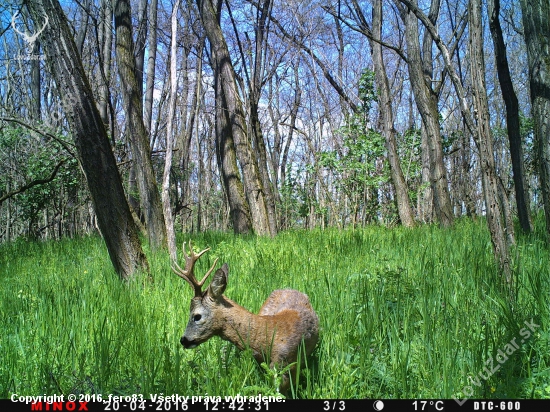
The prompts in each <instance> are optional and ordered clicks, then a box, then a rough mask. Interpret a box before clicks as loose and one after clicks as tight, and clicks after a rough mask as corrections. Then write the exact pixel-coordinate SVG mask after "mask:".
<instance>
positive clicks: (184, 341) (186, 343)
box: [180, 336, 199, 349]
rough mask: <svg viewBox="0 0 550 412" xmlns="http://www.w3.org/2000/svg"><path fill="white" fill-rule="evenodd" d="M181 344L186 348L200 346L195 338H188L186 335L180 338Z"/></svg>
mask: <svg viewBox="0 0 550 412" xmlns="http://www.w3.org/2000/svg"><path fill="white" fill-rule="evenodd" d="M180 342H181V344H182V345H183V347H184V348H185V349H193V348H196V347H197V346H199V344H198V343H197V342H195V341H193V340H189V339H187V338H186V337H185V336H182V337H181V339H180Z"/></svg>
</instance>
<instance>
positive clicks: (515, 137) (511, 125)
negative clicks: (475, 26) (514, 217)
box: [487, 0, 531, 233]
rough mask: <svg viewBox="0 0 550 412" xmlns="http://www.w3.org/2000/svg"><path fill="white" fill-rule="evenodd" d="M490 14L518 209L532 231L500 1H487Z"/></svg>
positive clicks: (514, 94)
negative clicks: (500, 19) (502, 27)
mask: <svg viewBox="0 0 550 412" xmlns="http://www.w3.org/2000/svg"><path fill="white" fill-rule="evenodd" d="M487 13H488V15H489V27H490V29H491V35H492V37H493V45H494V53H495V61H496V64H497V74H498V80H499V82H500V89H501V91H502V97H503V99H504V104H505V105H506V125H507V127H508V141H509V143H510V156H511V159H512V172H513V175H514V186H515V193H516V206H517V210H518V217H519V223H520V225H521V228H522V229H523V231H524V232H525V233H529V232H531V211H530V207H529V191H528V188H527V185H526V183H525V174H524V171H523V169H524V168H523V148H522V146H521V132H520V123H519V104H518V98H517V96H516V92H515V91H514V85H513V84H512V77H511V76H510V68H509V67H508V58H507V57H506V45H505V44H504V38H503V35H502V29H501V27H500V21H499V13H500V0H488V1H487Z"/></svg>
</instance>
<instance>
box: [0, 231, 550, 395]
mask: <svg viewBox="0 0 550 412" xmlns="http://www.w3.org/2000/svg"><path fill="white" fill-rule="evenodd" d="M538 226H539V232H537V233H534V234H532V235H529V236H523V237H520V236H518V239H517V240H518V244H517V248H516V249H515V250H514V257H513V259H514V261H513V267H514V270H515V274H516V280H517V281H516V283H515V285H514V288H513V289H514V291H513V292H514V294H515V299H514V300H510V299H509V298H508V296H509V292H510V291H507V290H505V289H503V288H502V287H501V286H500V285H501V284H502V282H501V278H500V277H499V275H498V274H497V273H496V271H495V266H494V263H493V258H492V250H491V243H490V237H489V234H488V232H487V230H486V225H485V223H484V221H482V220H478V221H472V220H461V221H458V222H457V223H456V225H455V226H454V227H453V228H451V229H440V228H438V227H436V226H423V227H419V228H415V229H405V228H393V229H388V228H382V227H367V228H363V229H355V230H354V229H348V230H343V231H341V230H340V231H339V230H336V229H328V230H312V231H305V230H297V231H287V232H283V233H280V234H279V235H278V236H276V237H275V238H273V239H268V238H258V237H253V236H249V237H242V236H235V235H233V234H226V233H212V232H210V233H201V234H193V235H190V237H191V238H192V240H193V242H194V245H195V248H196V249H202V248H205V247H211V251H210V252H208V253H207V254H206V255H204V256H203V257H202V259H201V260H200V261H199V262H198V263H197V267H196V273H197V276H198V275H199V274H200V273H204V272H205V271H206V270H207V269H208V267H209V266H210V265H209V263H210V264H211V263H212V262H213V259H214V258H216V257H218V258H219V259H220V261H219V264H220V265H221V263H223V262H227V263H228V264H229V268H230V277H229V284H228V288H227V290H226V292H225V294H226V295H227V296H228V297H229V298H231V299H233V300H235V301H237V302H238V303H240V304H241V305H243V306H245V307H246V308H248V309H250V310H252V311H254V312H257V311H258V310H259V308H260V306H261V305H262V303H263V301H264V300H265V299H266V298H267V296H268V295H269V294H270V292H271V291H272V290H274V289H279V288H295V289H298V290H301V291H303V292H305V293H307V294H308V295H309V297H310V299H311V301H312V304H313V307H314V308H315V310H316V311H317V313H318V315H319V318H320V327H321V331H320V340H319V344H318V346H317V348H316V350H315V352H314V353H313V356H312V357H310V358H309V359H308V368H307V369H306V370H303V371H302V373H301V374H300V383H299V387H298V388H297V389H296V390H293V394H294V396H295V397H298V398H344V399H347V398H453V397H456V398H459V399H462V398H464V397H470V398H550V333H549V325H550V265H549V263H550V259H549V257H550V256H549V254H550V252H549V247H548V242H547V241H546V238H545V237H544V233H543V231H542V229H540V227H541V226H542V225H541V224H539V225H538ZM184 239H187V237H185V238H184V237H183V236H181V237H179V239H178V244H179V245H181V242H182V241H183V240H184ZM180 250H181V249H180ZM147 252H148V257H149V263H150V265H151V271H152V274H153V278H154V279H153V282H150V281H148V280H147V279H146V278H145V277H144V276H143V277H138V279H136V280H135V281H132V282H130V283H123V282H121V281H120V280H119V279H118V278H117V276H116V275H115V273H114V271H113V269H112V266H111V263H110V261H109V258H108V255H107V251H106V248H105V247H104V245H103V243H102V240H101V239H100V238H98V237H89V238H80V239H66V240H62V241H57V242H53V241H48V242H25V241H18V242H15V243H12V244H4V245H0V398H9V397H10V396H11V395H12V394H13V393H17V394H18V395H42V394H70V393H74V394H78V393H90V394H103V395H108V394H118V395H131V394H134V393H138V394H143V395H144V397H146V398H148V397H149V394H155V393H157V394H160V393H163V394H165V395H169V394H179V395H201V396H203V395H205V394H208V395H210V396H214V395H216V396H218V395H219V396H224V395H237V394H241V395H255V394H258V393H262V394H264V395H269V394H274V391H275V387H274V385H273V384H272V380H271V377H270V376H269V373H266V372H265V371H264V370H263V369H262V368H261V367H259V366H258V365H257V364H256V362H255V361H254V359H253V358H252V356H251V354H250V353H247V352H238V351H237V350H236V349H235V348H234V347H233V346H232V345H231V344H230V343H228V342H225V341H222V340H221V339H219V338H216V337H215V338H213V339H211V340H210V341H208V342H206V343H204V344H203V345H201V346H199V347H198V348H196V349H193V350H184V349H183V347H182V346H181V344H180V342H179V340H180V337H181V335H182V334H183V332H184V330H185V326H186V324H187V320H188V310H189V301H190V298H191V295H192V292H191V288H189V286H188V285H187V283H185V282H184V281H183V280H182V279H180V278H178V277H177V276H175V275H174V274H173V273H172V272H171V270H170V266H169V261H168V256H167V254H153V253H151V252H150V251H147ZM180 257H181V256H180ZM525 322H527V324H526V323H525ZM499 351H500V352H499ZM274 373H275V372H271V375H273V374H274Z"/></svg>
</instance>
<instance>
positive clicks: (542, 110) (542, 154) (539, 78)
mask: <svg viewBox="0 0 550 412" xmlns="http://www.w3.org/2000/svg"><path fill="white" fill-rule="evenodd" d="M520 3H521V11H522V15H523V31H524V34H525V43H526V44H527V61H528V63H529V84H530V91H531V110H532V113H533V120H534V123H535V140H536V147H537V161H538V166H539V174H540V186H541V192H542V201H543V203H544V215H545V217H546V232H547V233H548V234H549V235H550V1H549V0H520Z"/></svg>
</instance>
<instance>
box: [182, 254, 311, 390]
mask: <svg viewBox="0 0 550 412" xmlns="http://www.w3.org/2000/svg"><path fill="white" fill-rule="evenodd" d="M189 248H190V254H189V255H187V254H186V253H185V249H184V255H185V261H186V267H185V269H181V268H179V267H177V268H174V269H173V270H174V272H176V274H178V276H180V277H182V278H183V279H185V280H186V281H187V282H189V284H190V285H191V286H192V287H193V289H194V291H195V297H194V298H193V299H192V300H191V308H190V317H189V322H188V324H187V328H186V329H185V333H184V335H183V337H182V338H181V344H182V345H183V346H184V347H185V348H186V349H191V348H194V347H196V346H198V345H200V344H201V343H203V342H206V341H207V340H208V339H210V338H211V337H212V336H219V337H221V338H222V339H225V340H227V341H229V342H231V343H233V344H234V345H235V346H237V348H239V349H241V350H243V349H245V348H250V349H251V350H252V353H253V355H254V358H255V359H256V360H257V361H258V362H269V365H270V367H273V366H274V365H277V366H278V367H284V366H286V365H288V364H291V363H294V362H296V361H297V358H298V350H299V347H300V344H301V342H302V341H303V342H304V347H305V352H306V355H309V354H310V353H311V352H312V351H313V349H314V348H315V345H316V344H317V340H318V334H319V319H318V317H317V314H316V313H315V311H314V310H313V308H312V306H311V303H310V302H309V298H308V297H307V295H305V294H303V293H301V292H298V291H297V290H292V289H281V290H275V291H274V292H272V293H271V295H270V296H269V298H268V299H267V300H266V301H265V303H264V304H263V306H262V308H261V309H260V312H259V314H258V315H255V314H253V313H251V312H250V311H248V310H247V309H245V308H244V307H242V306H240V305H239V304H238V303H236V302H234V301H232V300H231V299H229V298H227V297H226V296H224V295H223V292H224V291H225V288H226V286H227V278H228V275H229V267H228V266H227V264H224V265H223V266H222V267H221V268H220V269H218V270H217V271H216V273H215V274H214V277H213V279H212V282H211V283H210V285H209V287H208V289H207V290H206V291H204V292H203V291H202V290H201V289H202V286H203V284H204V282H205V280H206V278H207V277H208V276H209V275H210V273H211V272H212V270H213V269H214V266H215V265H216V262H214V265H213V266H212V268H210V270H209V271H208V272H207V273H206V275H205V276H204V278H203V279H202V280H201V281H200V282H198V281H197V280H196V278H195V276H194V274H193V264H194V262H195V261H196V260H197V259H198V258H199V257H200V256H201V255H202V254H203V253H205V252H206V251H207V250H208V249H206V250H203V251H202V252H200V253H198V254H195V253H194V252H193V249H192V246H191V243H189ZM295 371H296V365H293V366H292V367H291V368H290V374H291V377H292V379H294V376H295ZM289 379H290V377H289V376H288V375H283V381H282V384H281V386H280V388H279V390H280V392H281V393H283V394H284V393H286V392H287V391H288V388H289V387H290V381H289Z"/></svg>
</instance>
